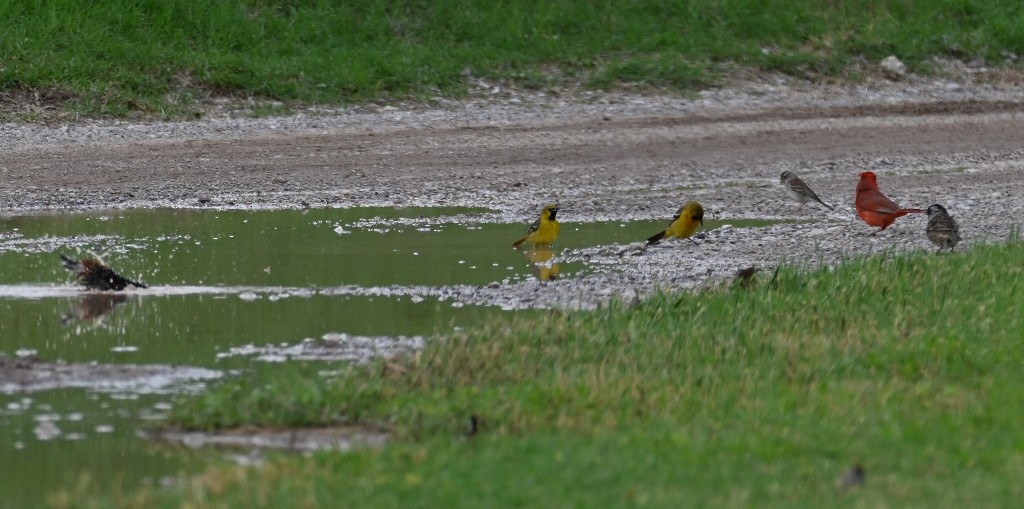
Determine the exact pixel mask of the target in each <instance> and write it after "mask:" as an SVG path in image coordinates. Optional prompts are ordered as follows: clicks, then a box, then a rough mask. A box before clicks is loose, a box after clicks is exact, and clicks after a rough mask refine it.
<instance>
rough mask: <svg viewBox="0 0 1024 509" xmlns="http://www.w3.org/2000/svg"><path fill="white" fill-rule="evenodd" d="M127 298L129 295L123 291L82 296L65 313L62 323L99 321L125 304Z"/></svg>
mask: <svg viewBox="0 0 1024 509" xmlns="http://www.w3.org/2000/svg"><path fill="white" fill-rule="evenodd" d="M127 300H128V296H127V295H125V294H123V293H89V294H87V295H84V296H82V298H81V299H79V300H78V302H76V303H75V305H74V307H72V308H71V309H69V310H68V311H67V312H66V313H64V317H63V318H61V319H60V323H61V324H63V325H68V324H70V323H72V322H76V321H81V322H97V323H98V322H100V321H102V320H101V319H102V318H103V317H104V316H106V315H107V314H109V313H110V312H111V311H113V310H114V308H115V307H117V306H118V305H121V304H124V303H125V301H127Z"/></svg>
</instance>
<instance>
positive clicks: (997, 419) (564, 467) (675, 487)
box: [54, 241, 1024, 507]
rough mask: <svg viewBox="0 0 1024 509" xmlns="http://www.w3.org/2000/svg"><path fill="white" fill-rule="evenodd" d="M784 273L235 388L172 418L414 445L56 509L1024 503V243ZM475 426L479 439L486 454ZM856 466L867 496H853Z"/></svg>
mask: <svg viewBox="0 0 1024 509" xmlns="http://www.w3.org/2000/svg"><path fill="white" fill-rule="evenodd" d="M769 276H770V275H766V276H765V277H764V278H763V279H761V280H760V283H759V284H757V285H755V286H754V287H752V288H749V289H742V288H715V289H709V290H705V291H702V292H699V293H696V294H679V295H670V296H661V297H657V298H654V299H652V300H650V301H648V302H645V303H643V304H641V305H639V306H637V307H635V308H623V307H616V306H613V307H611V308H609V309H605V310H600V311H596V312H586V313H583V312H573V313H561V312H553V313H551V314H549V315H547V316H546V317H545V318H543V319H541V320H539V321H509V322H503V323H496V324H493V325H492V326H491V327H489V328H486V329H484V330H475V331H469V332H466V333H465V334H464V335H461V336H457V337H452V338H450V339H448V340H446V341H435V342H430V343H429V345H428V346H427V347H426V349H425V350H424V351H423V352H422V353H421V354H420V355H417V356H416V357H414V358H408V359H401V360H393V361H389V362H381V363H378V364H375V365H373V366H371V367H369V368H354V369H353V370H351V371H350V372H348V373H347V374H346V375H343V376H341V377H340V378H335V379H329V380H325V379H322V378H319V377H315V376H310V375H309V374H303V373H298V372H296V373H293V374H291V375H290V376H287V375H286V376H284V377H282V378H275V379H267V378H263V379H259V380H248V381H247V380H243V379H236V380H233V381H231V382H229V383H227V384H226V385H225V386H223V387H221V388H220V389H218V390H215V391H213V392H212V393H210V394H207V395H203V396H200V397H198V398H197V399H195V400H193V401H192V402H191V403H186V404H179V405H178V406H177V407H176V410H175V415H174V419H175V420H176V421H177V422H178V423H180V424H181V425H184V426H189V427H197V428H209V427H219V426H236V425H240V424H268V425H280V424H311V425H316V424H335V423H339V422H345V423H360V424H366V425H370V426H374V427H383V428H386V429H389V430H391V431H393V432H394V437H395V440H394V441H393V444H392V445H391V446H389V447H387V448H385V449H384V450H382V451H367V452H360V453H356V454H348V455H335V454H322V455H318V456H316V457H314V458H311V459H302V458H285V459H282V460H278V461H275V462H273V463H272V464H271V466H269V467H268V468H263V469H254V470H249V469H243V468H238V467H223V468H213V469H211V470H210V471H209V472H207V473H205V474H203V475H201V476H199V477H197V478H194V479H193V480H191V481H189V482H188V483H186V484H185V485H183V486H180V487H178V488H176V489H172V490H170V491H164V490H157V489H146V490H143V491H141V492H133V493H132V494H130V496H122V495H118V494H115V495H109V494H107V492H106V490H105V489H104V490H100V491H102V492H103V493H104V495H102V496H98V495H96V493H95V491H96V490H95V489H94V488H83V489H82V493H86V494H87V495H83V494H82V493H78V492H71V493H66V494H64V495H63V496H58V497H56V498H55V499H54V500H55V501H62V500H66V501H75V502H79V503H77V504H75V503H71V504H69V505H71V506H88V503H86V502H81V501H83V500H94V501H95V500H103V501H104V503H107V502H109V503H111V504H113V505H117V506H120V507H178V506H179V504H181V503H183V502H186V503H188V504H193V505H194V504H199V505H202V504H203V501H208V500H213V499H215V500H217V501H218V506H222V507H252V506H258V507H285V506H288V507H305V506H310V507H326V506H333V505H336V504H338V503H344V504H346V505H351V506H353V507H356V506H358V507H445V506H458V507H511V506H546V507H566V506H573V507H630V506H655V507H684V506H687V507H688V506H693V507H750V506H757V507H794V506H799V507H839V506H843V507H846V506H850V505H854V506H862V507H878V506H892V507H965V506H969V507H1003V506H1012V505H1014V504H1015V503H1016V502H1017V501H1018V500H1019V498H1020V497H1021V496H1022V495H1024V487H1021V485H1020V483H1019V482H1018V480H1019V479H1020V478H1021V476H1022V475H1024V449H1022V448H1021V444H1024V428H1022V427H1021V426H1019V419H1020V415H1022V413H1024V393H1022V392H1021V391H1020V387H1021V386H1022V385H1024V370H1022V369H1021V366H1022V363H1024V348H1022V345H1024V342H1022V340H1021V338H1022V337H1024V317H1022V313H1021V305H1020V303H1021V296H1022V292H1024V288H1022V286H1024V245H1022V244H1021V243H1019V242H1017V241H1013V242H1010V243H1009V244H1006V245H998V246H980V247H977V248H975V249H973V250H972V251H970V252H969V253H966V254H956V255H950V256H936V255H934V254H931V253H927V254H926V253H919V254H911V255H899V256H892V257H878V258H870V259H858V260H853V261H850V262H848V263H846V264H843V265H842V266H840V267H838V268H837V269H834V270H818V271H812V272H810V273H808V274H801V273H799V272H798V271H795V270H788V269H787V270H781V271H780V272H779V274H778V275H777V277H776V278H775V279H774V281H773V282H769V281H768V277H769ZM471 415H475V416H478V417H479V419H480V422H481V427H480V431H479V433H478V434H477V435H475V436H473V437H466V436H465V433H464V430H465V427H466V424H467V422H468V419H469V417H470V416H471ZM855 463H860V464H862V465H863V466H864V467H865V469H866V471H867V482H866V483H865V485H864V486H863V487H861V488H859V489H856V490H853V491H842V490H837V489H836V487H835V484H834V482H835V479H836V478H837V476H839V475H840V473H841V472H843V471H844V470H846V469H847V468H849V467H850V466H851V465H853V464H855ZM107 497H113V498H107ZM58 505H61V504H58Z"/></svg>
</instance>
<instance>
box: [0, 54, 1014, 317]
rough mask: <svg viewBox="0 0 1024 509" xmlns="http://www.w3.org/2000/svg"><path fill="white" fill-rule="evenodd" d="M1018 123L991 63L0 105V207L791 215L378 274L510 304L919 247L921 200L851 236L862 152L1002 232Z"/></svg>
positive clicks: (900, 189)
mask: <svg viewBox="0 0 1024 509" xmlns="http://www.w3.org/2000/svg"><path fill="white" fill-rule="evenodd" d="M982 77H983V78H984V76H982ZM1021 132H1024V94H1022V93H1021V89H1020V87H1019V86H1018V85H1017V82H1016V81H1014V80H1004V81H1000V80H995V79H991V76H988V77H987V79H979V76H976V75H967V74H961V75H957V76H955V77H950V78H943V79H922V78H915V77H908V78H906V79H904V80H902V81H899V82H892V81H887V80H882V79H876V80H869V81H868V82H866V83H863V84H861V85H857V86H831V85H818V84H808V83H802V82H796V81H793V80H792V79H789V78H784V77H778V76H775V77H773V76H767V77H761V78H759V79H756V80H753V81H750V82H746V83H743V84H739V85H737V86H735V87H732V88H729V89H723V90H713V91H707V92H703V93H700V94H698V95H697V96H696V97H674V96H643V95H631V94H602V93H592V92H576V93H573V94H570V95H568V96H566V95H554V94H550V93H542V92H527V91H521V90H515V89H509V88H504V87H502V86H499V85H494V84H489V83H483V82H481V83H478V90H477V91H476V93H475V94H474V98H472V99H469V100H465V101H458V102H453V101H448V100H443V99H437V100H435V101H433V102H431V103H429V104H401V103H399V104H390V105H371V106H364V107H359V108H348V109H344V108H342V109H319V110H308V111H303V112H302V113H300V114H297V115H294V116H292V117H287V118H263V119H250V118H240V117H236V116H233V115H231V114H229V113H227V112H214V114H211V115H210V117H209V118H207V119H204V120H199V121H192V122H149V123H130V122H121V121H84V122H80V123H74V124H65V125H54V126H44V125H26V124H4V125H0V134H2V135H0V211H2V213H4V214H7V215H17V214H26V213H37V212H39V213H46V212H53V211H80V210H90V209H98V208H133V207H185V208H246V209H265V208H303V207H351V206H411V205H418V206H475V207H488V208H491V209H494V210H495V211H496V213H494V214H488V215H483V216H475V217H473V218H472V219H471V220H473V221H501V222H518V223H523V224H524V225H525V224H528V223H529V222H530V221H532V219H533V215H534V214H535V209H536V208H537V207H538V206H539V205H540V204H542V203H544V202H546V201H551V200H557V201H559V202H560V204H561V207H562V211H561V213H560V218H561V219H562V220H563V221H572V222H587V221H597V220H630V219H651V218H664V219H665V221H666V223H667V221H668V220H669V218H670V217H671V215H672V214H673V212H674V211H675V210H676V208H678V207H679V205H680V204H681V203H683V202H685V201H689V200H698V201H700V202H701V203H702V204H703V205H704V207H705V210H706V211H707V213H708V217H711V218H714V219H719V220H723V221H726V222H728V221H729V220H730V219H742V218H748V219H749V218H759V219H792V220H799V221H800V222H797V223H786V224H777V225H774V226H770V227H764V228H731V227H722V228H718V229H715V230H712V231H708V232H706V233H705V235H704V236H703V238H701V239H697V240H696V241H688V240H687V241H670V242H664V243H662V244H660V245H657V246H654V247H652V248H650V249H644V248H643V247H642V244H640V243H639V241H640V240H642V239H637V240H638V243H636V244H631V245H610V246H597V247H593V248H588V249H581V250H571V251H563V252H561V253H560V255H559V260H561V261H583V262H585V263H587V264H589V265H590V266H591V267H595V268H596V269H597V270H596V273H595V274H592V275H589V276H586V277H581V278H574V279H562V280H556V281H551V282H540V281H526V282H518V283H513V284H499V283H495V284H491V285H485V286H482V287H474V286H452V287H444V288H423V289H416V288H413V289H408V288H397V289H395V291H397V292H399V293H406V294H413V295H422V296H437V297H440V298H442V299H444V300H450V301H452V302H453V303H458V304H486V305H497V306H502V307H505V308H509V309H515V308H524V307H552V306H554V307H567V308H593V307H595V306H598V305H601V304H602V303H605V302H607V301H608V300H609V299H611V298H616V297H617V298H623V299H626V300H632V299H635V298H638V297H642V296H644V295H648V294H650V293H651V292H654V291H658V290H661V289H667V290H674V289H685V288H693V287H697V286H701V285H707V284H714V283H715V282H717V281H721V280H726V279H729V278H731V277H732V276H733V275H734V274H735V272H736V270H737V269H739V268H743V267H748V266H755V267H760V268H764V269H770V268H772V267H774V266H775V265H777V264H779V263H783V262H789V263H797V264H804V265H806V266H814V265H815V264H818V263H828V264H831V263H836V262H838V261H840V260H842V259H844V258H847V257H851V256H858V255H864V254H870V253H879V252H890V251H892V250H895V251H896V252H903V251H913V250H931V249H933V247H932V246H931V244H930V243H929V242H928V241H927V239H926V238H925V236H924V227H925V223H926V219H925V217H924V216H923V215H912V216H907V217H904V218H901V219H900V220H898V221H897V222H896V224H895V225H893V226H892V227H890V228H889V229H888V230H886V231H884V232H882V233H881V234H879V235H877V236H875V237H869V236H867V234H868V233H870V232H871V231H873V228H870V227H868V226H866V225H864V224H863V223H861V222H860V221H859V220H858V219H857V218H856V216H855V214H854V210H853V204H852V198H853V191H854V187H855V185H856V182H857V175H858V173H859V172H861V171H865V170H872V171H875V172H876V173H877V174H878V175H879V184H880V186H881V187H882V190H883V191H884V192H886V193H887V194H888V195H889V196H890V197H891V198H893V199H895V200H896V201H897V202H899V203H901V204H903V205H906V206H914V207H921V208H926V207H927V206H928V205H930V204H932V203H941V204H943V205H945V206H946V207H947V209H949V211H950V213H951V214H953V216H954V217H955V218H956V219H957V220H958V221H959V222H960V225H961V234H962V236H963V237H964V239H965V240H964V241H963V242H962V243H961V245H960V246H958V248H957V249H958V250H961V249H970V247H971V246H972V245H976V244H978V243H981V242H998V241H1002V240H1005V239H1006V238H1007V237H1008V235H1009V234H1010V231H1011V229H1012V228H1014V227H1015V226H1017V225H1018V224H1019V219H1018V218H1020V217H1021V213H1022V212H1024V211H1022V209H1024V201H1022V200H1021V199H1020V196H1021V195H1022V192H1024V189H1022V187H1024V184H1022V182H1024V179H1021V178H1020V177H1021V169H1022V167H1024V150H1022V144H1021V141H1022V138H1021V136H1020V133H1021ZM786 170H790V171H794V172H796V173H798V174H799V175H800V176H801V177H802V178H803V179H804V180H805V181H807V183H808V184H810V185H811V186H812V187H813V188H814V189H815V190H816V191H817V192H818V194H819V195H821V196H822V198H823V199H824V200H825V201H826V202H828V203H830V204H832V205H834V206H835V207H836V210H835V211H828V210H826V209H824V208H821V207H819V206H816V205H815V204H808V205H806V206H805V207H804V209H803V210H802V211H800V212H797V211H796V210H795V205H796V204H795V203H792V202H789V201H788V200H787V199H786V197H785V196H784V195H783V193H782V191H781V188H780V187H779V184H778V176H779V174H780V173H781V172H783V171H786ZM524 227H525V226H524ZM505 248H507V247H506V246H496V247H495V249H505Z"/></svg>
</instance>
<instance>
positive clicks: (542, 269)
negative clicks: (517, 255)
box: [523, 245, 559, 281]
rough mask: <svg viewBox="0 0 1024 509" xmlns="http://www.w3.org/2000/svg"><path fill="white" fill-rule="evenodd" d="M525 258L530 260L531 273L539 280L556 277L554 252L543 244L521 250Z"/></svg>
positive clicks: (557, 268) (557, 267) (556, 265)
mask: <svg viewBox="0 0 1024 509" xmlns="http://www.w3.org/2000/svg"><path fill="white" fill-rule="evenodd" d="M523 252H524V253H525V254H526V259H528V260H530V268H531V269H533V275H534V276H536V277H537V279H539V280H541V281H551V280H553V279H557V278H558V270H559V266H558V262H557V261H555V252H554V251H552V250H551V248H550V247H548V246H545V245H538V246H535V247H534V248H533V249H527V250H525V251H523Z"/></svg>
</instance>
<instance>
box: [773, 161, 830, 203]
mask: <svg viewBox="0 0 1024 509" xmlns="http://www.w3.org/2000/svg"><path fill="white" fill-rule="evenodd" d="M779 181H780V182H782V189H783V190H784V191H785V192H786V195H787V196H789V197H790V198H792V199H794V200H796V202H797V203H799V205H797V207H796V210H797V211H800V210H802V209H803V208H804V204H805V203H807V202H809V201H816V202H818V203H820V204H822V205H823V206H824V207H826V208H827V209H829V210H835V209H834V208H832V206H831V205H829V204H827V203H825V202H823V201H821V198H819V197H818V193H815V192H814V190H813V189H811V187H810V186H808V185H807V183H805V182H804V181H803V180H801V179H800V177H797V176H796V174H795V173H793V172H791V171H784V172H782V176H781V177H779Z"/></svg>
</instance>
